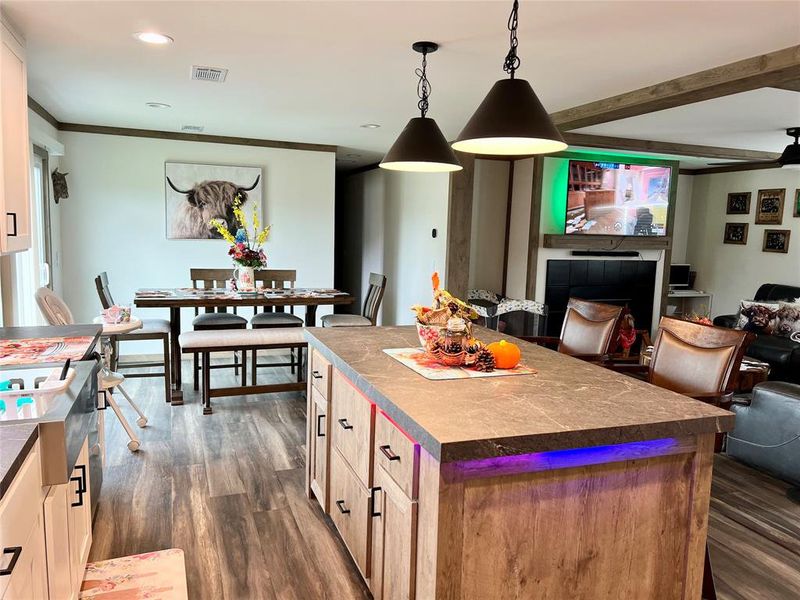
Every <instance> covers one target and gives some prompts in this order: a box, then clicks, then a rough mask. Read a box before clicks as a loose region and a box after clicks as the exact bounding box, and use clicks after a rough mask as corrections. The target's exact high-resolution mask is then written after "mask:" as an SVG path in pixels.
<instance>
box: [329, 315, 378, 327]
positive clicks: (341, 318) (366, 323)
mask: <svg viewBox="0 0 800 600" xmlns="http://www.w3.org/2000/svg"><path fill="white" fill-rule="evenodd" d="M322 326H323V327H371V326H372V321H370V320H369V319H368V318H367V317H362V316H361V315H325V316H324V317H322Z"/></svg>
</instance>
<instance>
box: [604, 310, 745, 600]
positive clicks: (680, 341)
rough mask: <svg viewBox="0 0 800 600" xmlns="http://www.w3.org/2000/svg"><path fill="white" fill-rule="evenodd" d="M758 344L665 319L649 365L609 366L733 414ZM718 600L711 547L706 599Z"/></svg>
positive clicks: (741, 334) (738, 334)
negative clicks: (744, 368)
mask: <svg viewBox="0 0 800 600" xmlns="http://www.w3.org/2000/svg"><path fill="white" fill-rule="evenodd" d="M754 339H755V335H754V334H752V333H749V332H746V331H741V330H738V329H728V328H725V327H713V326H711V325H701V324H699V323H693V322H691V321H684V320H682V319H674V318H672V317H661V322H660V323H659V327H658V333H656V337H655V340H653V354H652V356H651V359H650V364H649V365H611V366H609V365H606V366H608V367H609V368H611V369H613V370H616V371H618V372H622V373H632V374H635V373H637V372H644V373H645V374H646V380H647V381H648V382H649V383H651V384H653V385H657V386H658V387H662V388H665V389H668V390H671V391H673V392H678V393H679V394H684V395H686V396H690V397H692V398H695V399H696V400H701V401H703V402H708V403H710V404H713V405H715V406H719V407H721V408H725V409H728V408H730V406H731V404H732V401H733V392H734V389H735V388H736V378H737V377H738V375H739V366H740V365H741V363H742V357H743V356H744V353H745V350H747V347H748V346H749V345H750V343H751V342H752V341H753V340H754ZM722 442H723V434H717V439H716V443H715V448H714V450H715V451H716V452H719V451H720V450H721V449H722ZM716 597H717V596H716V590H715V588H714V577H713V573H712V569H711V559H710V556H709V553H708V545H706V557H705V570H704V574H703V598H704V599H706V600H716Z"/></svg>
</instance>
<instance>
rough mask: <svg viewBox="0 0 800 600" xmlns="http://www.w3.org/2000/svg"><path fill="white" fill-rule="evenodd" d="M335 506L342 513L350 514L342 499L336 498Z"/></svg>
mask: <svg viewBox="0 0 800 600" xmlns="http://www.w3.org/2000/svg"><path fill="white" fill-rule="evenodd" d="M336 508H338V509H339V512H340V513H342V514H343V515H349V514H350V509H349V508H345V507H344V500H337V501H336Z"/></svg>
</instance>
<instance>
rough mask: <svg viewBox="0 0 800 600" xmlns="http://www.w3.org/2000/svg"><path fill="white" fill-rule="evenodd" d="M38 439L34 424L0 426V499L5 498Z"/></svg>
mask: <svg viewBox="0 0 800 600" xmlns="http://www.w3.org/2000/svg"><path fill="white" fill-rule="evenodd" d="M38 437H39V426H38V425H37V424H36V423H19V424H17V423H3V424H0V498H2V497H3V496H5V493H6V491H7V490H8V488H9V487H10V486H11V482H12V481H13V480H14V477H15V476H16V474H17V472H18V471H19V468H20V467H21V466H22V463H24V462H25V459H26V458H27V457H28V453H29V452H30V450H31V448H33V444H34V443H35V442H36V440H37V438H38Z"/></svg>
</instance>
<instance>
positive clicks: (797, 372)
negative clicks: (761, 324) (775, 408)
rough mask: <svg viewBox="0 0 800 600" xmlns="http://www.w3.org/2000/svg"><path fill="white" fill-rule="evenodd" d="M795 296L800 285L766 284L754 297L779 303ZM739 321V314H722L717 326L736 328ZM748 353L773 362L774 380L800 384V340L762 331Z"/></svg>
mask: <svg viewBox="0 0 800 600" xmlns="http://www.w3.org/2000/svg"><path fill="white" fill-rule="evenodd" d="M795 298H800V287H795V286H791V285H781V284H777V283H765V284H764V285H762V286H761V287H759V288H758V291H757V292H756V295H755V298H754V300H756V301H758V302H778V301H781V300H782V301H792V300H794V299H795ZM736 321H737V315H720V316H719V317H716V318H715V319H714V325H716V326H718V327H729V328H733V327H735V326H736ZM747 356H750V357H752V358H755V359H758V360H762V361H764V362H767V363H769V364H770V367H771V371H770V375H769V378H770V380H773V381H790V382H793V383H800V343H798V342H795V341H794V340H792V339H790V338H788V337H783V336H779V335H764V334H759V335H758V337H757V339H756V340H755V341H754V342H753V343H752V344H750V346H749V347H748V349H747Z"/></svg>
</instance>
